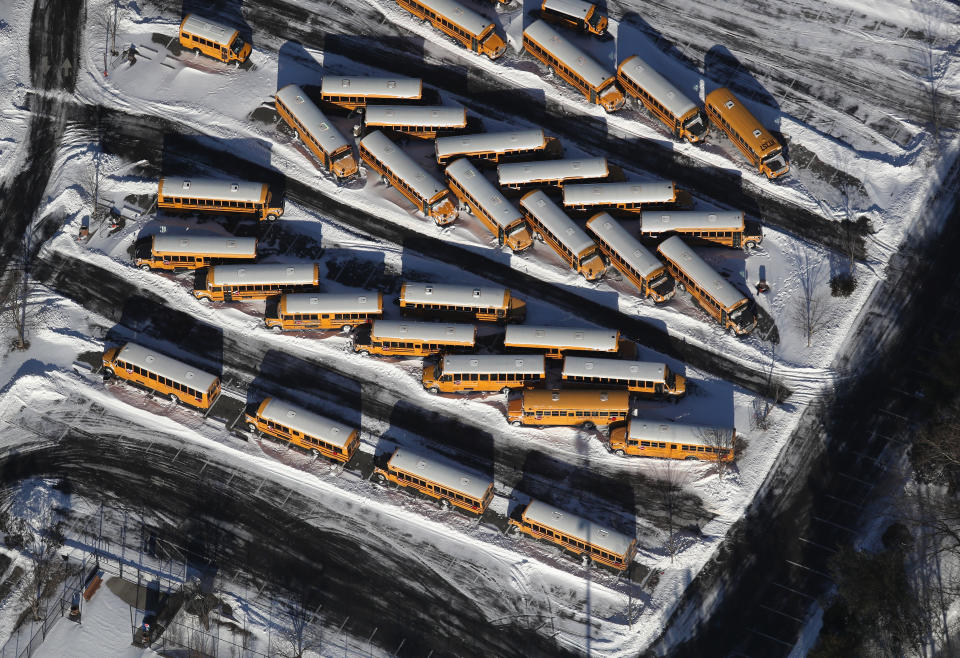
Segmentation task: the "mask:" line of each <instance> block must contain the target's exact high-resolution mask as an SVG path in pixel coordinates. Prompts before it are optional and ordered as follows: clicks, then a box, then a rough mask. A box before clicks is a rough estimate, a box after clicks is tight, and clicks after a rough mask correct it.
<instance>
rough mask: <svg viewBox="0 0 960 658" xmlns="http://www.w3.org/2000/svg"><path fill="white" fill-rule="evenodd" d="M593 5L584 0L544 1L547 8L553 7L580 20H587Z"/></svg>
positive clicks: (554, 9)
mask: <svg viewBox="0 0 960 658" xmlns="http://www.w3.org/2000/svg"><path fill="white" fill-rule="evenodd" d="M592 6H593V5H592V4H590V3H589V2H583V0H544V2H543V7H544V8H546V9H552V10H553V11H558V12H560V13H561V14H566V15H567V16H573V17H574V18H579V19H580V20H586V18H587V14H589V13H590V7H592Z"/></svg>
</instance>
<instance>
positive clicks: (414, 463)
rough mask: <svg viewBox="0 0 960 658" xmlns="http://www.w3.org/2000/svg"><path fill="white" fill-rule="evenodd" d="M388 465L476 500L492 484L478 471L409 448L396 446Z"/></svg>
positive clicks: (481, 496) (479, 498)
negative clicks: (468, 469)
mask: <svg viewBox="0 0 960 658" xmlns="http://www.w3.org/2000/svg"><path fill="white" fill-rule="evenodd" d="M388 465H389V466H391V467H393V468H396V469H399V470H401V471H405V472H407V473H412V474H413V475H417V476H419V477H421V478H423V479H424V480H429V481H431V482H436V483H437V484H439V485H440V486H443V487H446V488H447V489H453V490H454V491H459V492H460V493H464V494H467V495H468V496H470V497H471V498H475V499H477V500H481V499H483V497H484V495H486V493H487V490H488V489H489V488H490V485H492V484H493V481H492V480H490V479H489V478H487V477H483V476H481V475H479V474H478V473H473V472H471V471H467V470H465V469H462V468H458V467H455V466H452V465H450V464H447V463H446V462H442V461H440V460H438V459H435V458H433V457H429V456H427V455H425V454H424V453H422V452H416V451H413V450H410V449H409V448H397V449H396V450H395V451H394V453H393V456H392V457H390V461H389V463H388Z"/></svg>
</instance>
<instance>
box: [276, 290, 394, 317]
mask: <svg viewBox="0 0 960 658" xmlns="http://www.w3.org/2000/svg"><path fill="white" fill-rule="evenodd" d="M283 299H284V301H285V302H286V309H287V313H377V312H379V311H381V310H382V307H381V303H382V302H381V298H380V293H378V292H376V291H370V292H364V293H361V294H359V295H358V294H342V293H338V294H331V293H314V292H294V293H289V294H286V295H284V296H283Z"/></svg>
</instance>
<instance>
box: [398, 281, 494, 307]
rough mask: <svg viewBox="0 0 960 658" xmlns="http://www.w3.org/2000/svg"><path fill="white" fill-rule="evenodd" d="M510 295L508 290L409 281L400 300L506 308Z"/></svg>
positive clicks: (404, 286)
mask: <svg viewBox="0 0 960 658" xmlns="http://www.w3.org/2000/svg"><path fill="white" fill-rule="evenodd" d="M509 294H510V291H509V290H507V289H506V288H487V287H481V286H460V285H456V284H450V283H414V282H412V281H407V282H405V283H404V284H403V287H402V288H401V289H400V300H401V301H403V302H405V303H407V304H440V305H443V306H469V307H471V308H506V306H507V296H508V295H509Z"/></svg>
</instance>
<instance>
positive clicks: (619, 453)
mask: <svg viewBox="0 0 960 658" xmlns="http://www.w3.org/2000/svg"><path fill="white" fill-rule="evenodd" d="M613 454H615V455H616V456H617V457H623V456H624V455H625V454H627V453H625V452H624V451H623V450H622V449H620V448H618V449H617V450H614V451H613Z"/></svg>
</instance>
